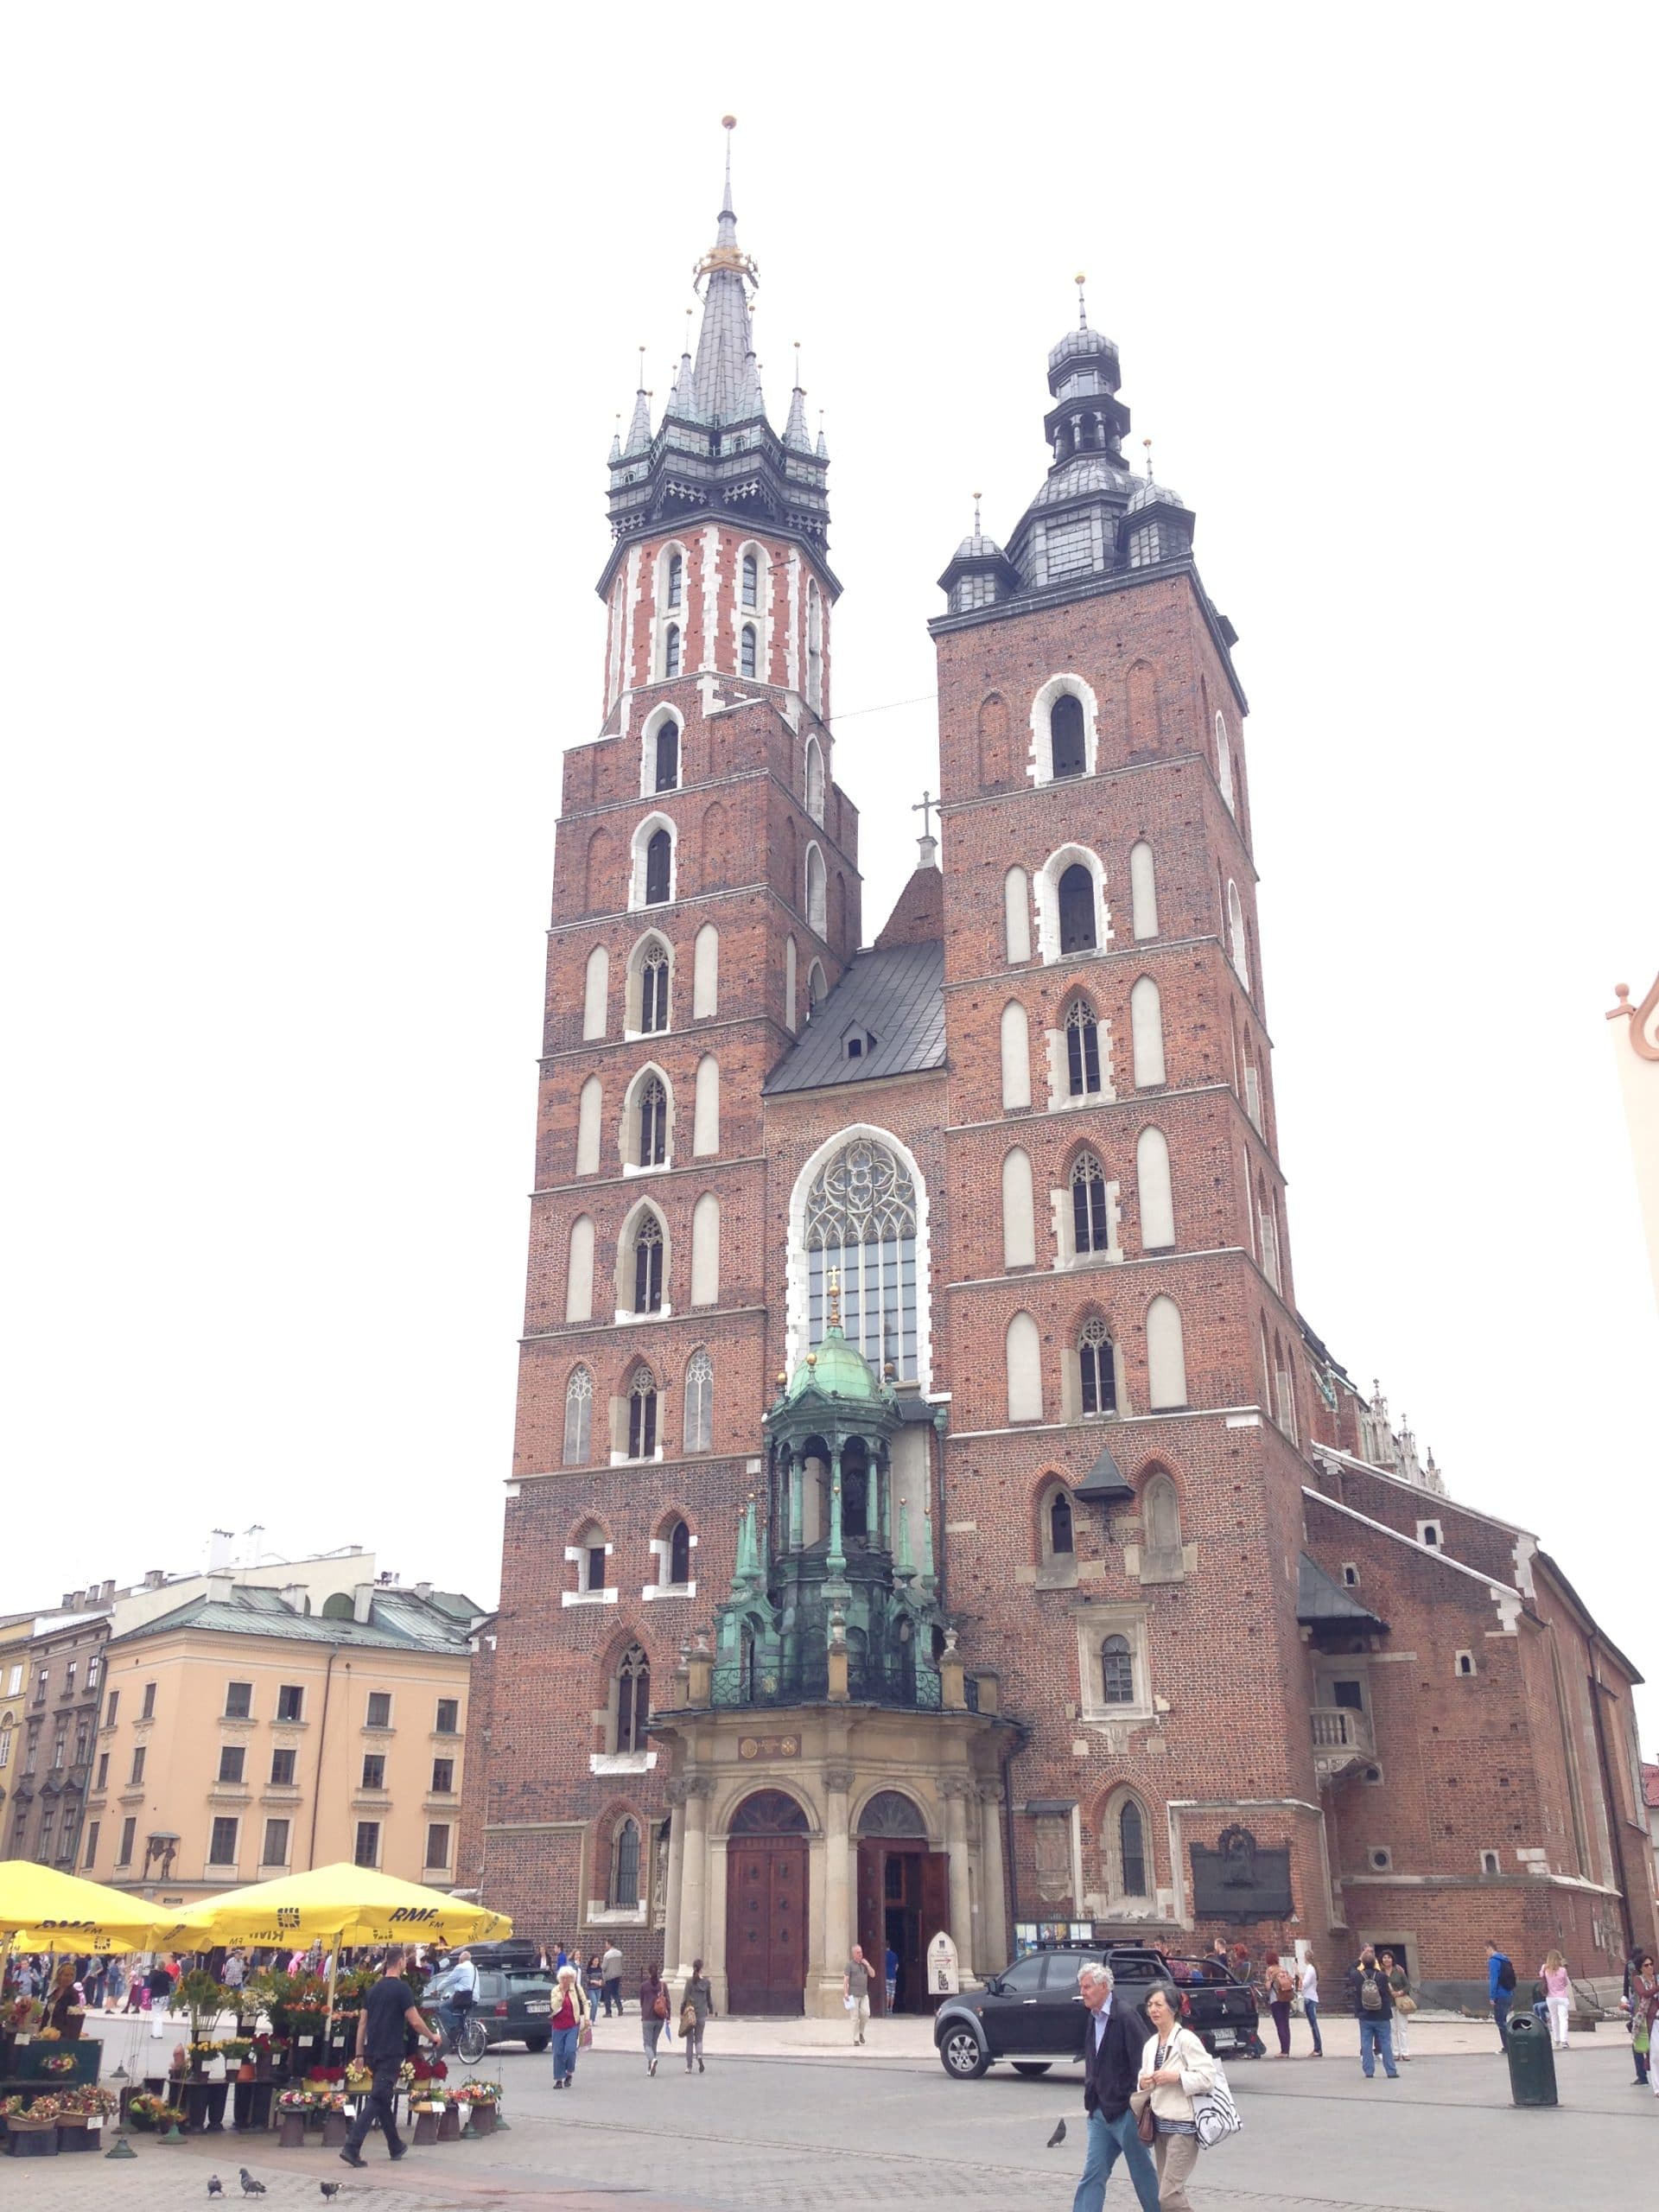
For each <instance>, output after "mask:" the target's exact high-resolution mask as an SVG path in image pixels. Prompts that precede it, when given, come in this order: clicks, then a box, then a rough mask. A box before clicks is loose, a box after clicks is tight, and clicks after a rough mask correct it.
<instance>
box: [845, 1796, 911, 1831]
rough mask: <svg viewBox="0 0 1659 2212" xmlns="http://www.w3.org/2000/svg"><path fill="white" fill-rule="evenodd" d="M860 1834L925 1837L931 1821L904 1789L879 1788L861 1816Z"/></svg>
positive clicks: (859, 1821)
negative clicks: (923, 1815) (928, 1822)
mask: <svg viewBox="0 0 1659 2212" xmlns="http://www.w3.org/2000/svg"><path fill="white" fill-rule="evenodd" d="M858 1832H859V1834H860V1835H892V1836H925V1835H926V1834H927V1822H926V1821H925V1820H924V1819H923V1818H922V1814H921V1808H920V1807H919V1806H918V1804H917V1803H916V1802H915V1800H914V1799H913V1798H910V1797H906V1795H905V1793H904V1791H903V1790H902V1789H878V1790H877V1791H876V1793H875V1795H874V1797H872V1798H871V1800H870V1802H869V1803H868V1805H866V1806H865V1808H864V1809H863V1811H862V1812H861V1814H860V1815H859V1816H858Z"/></svg>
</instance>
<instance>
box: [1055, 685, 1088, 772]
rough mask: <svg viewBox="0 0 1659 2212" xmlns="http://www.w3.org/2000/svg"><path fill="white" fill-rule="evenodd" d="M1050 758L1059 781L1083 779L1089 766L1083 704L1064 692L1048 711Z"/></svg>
mask: <svg viewBox="0 0 1659 2212" xmlns="http://www.w3.org/2000/svg"><path fill="white" fill-rule="evenodd" d="M1048 742H1049V753H1050V759H1051V760H1052V767H1053V774H1054V777H1055V779H1056V781H1057V782H1058V779H1060V778H1061V777H1063V776H1080V775H1082V773H1083V772H1084V766H1085V761H1084V747H1083V702H1082V700H1081V699H1076V698H1073V696H1071V693H1070V692H1069V691H1063V692H1061V694H1060V696H1059V697H1058V699H1056V701H1055V702H1054V703H1053V705H1052V707H1051V708H1050V709H1049V711H1048Z"/></svg>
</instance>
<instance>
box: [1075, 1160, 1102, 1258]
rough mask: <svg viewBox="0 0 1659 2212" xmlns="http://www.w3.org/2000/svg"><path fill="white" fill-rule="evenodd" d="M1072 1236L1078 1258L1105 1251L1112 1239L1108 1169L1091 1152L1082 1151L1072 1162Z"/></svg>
mask: <svg viewBox="0 0 1659 2212" xmlns="http://www.w3.org/2000/svg"><path fill="white" fill-rule="evenodd" d="M1071 1237H1072V1247H1073V1249H1074V1250H1075V1251H1076V1252H1077V1255H1078V1256H1079V1257H1081V1256H1082V1255H1084V1254H1085V1253H1089V1252H1103V1251H1105V1250H1106V1249H1108V1246H1109V1243H1110V1242H1111V1238H1110V1232H1109V1225H1108V1223H1107V1218H1106V1170H1105V1169H1104V1168H1103V1166H1101V1164H1100V1161H1099V1160H1097V1159H1096V1156H1095V1154H1093V1153H1092V1152H1080V1153H1079V1154H1077V1158H1076V1160H1073V1161H1072V1163H1071Z"/></svg>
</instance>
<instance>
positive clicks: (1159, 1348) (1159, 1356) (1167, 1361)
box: [1147, 1297, 1186, 1413]
mask: <svg viewBox="0 0 1659 2212" xmlns="http://www.w3.org/2000/svg"><path fill="white" fill-rule="evenodd" d="M1185 1403H1186V1344H1185V1331H1184V1330H1183V1328H1182V1325H1181V1309H1180V1308H1179V1306H1177V1305H1176V1303H1175V1301H1174V1300H1173V1298H1163V1297H1159V1298H1154V1300H1153V1301H1152V1303H1151V1305H1150V1306H1147V1404H1148V1406H1149V1407H1150V1408H1151V1410H1152V1411H1153V1412H1154V1413H1159V1412H1161V1411H1163V1410H1164V1409H1166V1408H1169V1407H1173V1406H1184V1405H1185Z"/></svg>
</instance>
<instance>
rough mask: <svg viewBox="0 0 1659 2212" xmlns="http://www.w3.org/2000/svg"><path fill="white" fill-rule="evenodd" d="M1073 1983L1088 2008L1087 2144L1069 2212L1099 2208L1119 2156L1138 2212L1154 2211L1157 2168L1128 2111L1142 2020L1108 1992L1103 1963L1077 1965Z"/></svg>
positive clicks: (1110, 1982) (1110, 1983)
mask: <svg viewBox="0 0 1659 2212" xmlns="http://www.w3.org/2000/svg"><path fill="white" fill-rule="evenodd" d="M1077 1988H1078V1990H1079V1992H1080V1993H1081V1994H1082V1998H1083V2001H1084V2005H1087V2007H1088V2009H1089V2018H1088V2021H1087V2022H1086V2023H1085V2024H1084V2031H1083V2108H1084V2111H1085V2112H1086V2113H1088V2115H1089V2148H1088V2150H1087V2152H1085V2153H1084V2161H1083V2173H1082V2176H1081V2177H1080V2179H1079V2180H1078V2183H1077V2194H1076V2196H1074V2197H1073V2198H1072V2199H1071V2212H1101V2208H1102V2206H1103V2204H1104V2203H1105V2201H1106V2184H1107V2183H1108V2182H1109V2180H1110V2179H1111V2177H1112V2168H1113V2167H1114V2166H1115V2165H1116V2164H1117V2161H1118V2159H1119V2158H1122V2161H1123V2170H1124V2171H1125V2172H1126V2173H1127V2174H1128V2177H1129V2185H1130V2187H1131V2188H1132V2189H1133V2190H1134V2191H1135V2199H1136V2201H1137V2202H1138V2203H1139V2204H1140V2206H1141V2212H1156V2207H1157V2203H1158V2171H1157V2168H1156V2167H1155V2166H1154V2164H1153V2162H1152V2157H1151V2153H1150V2152H1148V2151H1147V2146H1146V2145H1145V2144H1144V2143H1143V2142H1142V2141H1141V2137H1140V2135H1139V2133H1138V2132H1137V2130H1136V2126H1135V2115H1134V2113H1132V2112H1131V2111H1130V2110H1129V2100H1130V2098H1131V2097H1132V2096H1133V2095H1134V2094H1135V2085H1136V2083H1137V2082H1138V2081H1139V2079H1140V2075H1141V2051H1142V2050H1143V2049H1144V2048H1145V2042H1146V2037H1145V2029H1146V2022H1145V2021H1144V2020H1143V2019H1142V2018H1141V2015H1140V2014H1139V2013H1138V2012H1136V2011H1135V2007H1134V2005H1131V2004H1130V2003H1129V2001H1128V1999H1127V1998H1124V1999H1119V1998H1118V1997H1116V1995H1115V1994H1114V1985H1113V1980H1112V1970H1111V1968H1110V1967H1108V1966H1101V1965H1097V1964H1096V1962H1095V1961H1093V1960H1090V1961H1089V1962H1088V1963H1087V1964H1085V1965H1084V1966H1081V1967H1078V1968H1077Z"/></svg>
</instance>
